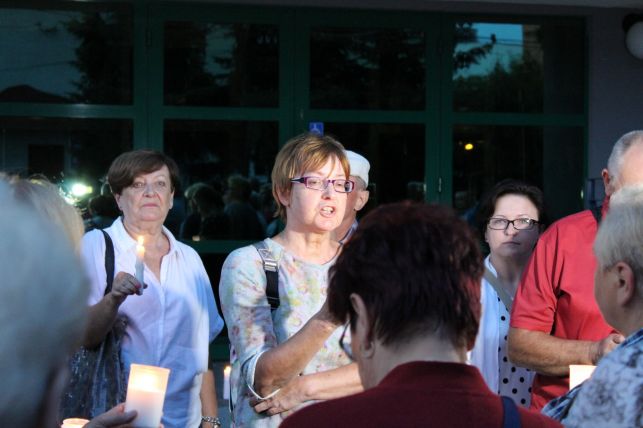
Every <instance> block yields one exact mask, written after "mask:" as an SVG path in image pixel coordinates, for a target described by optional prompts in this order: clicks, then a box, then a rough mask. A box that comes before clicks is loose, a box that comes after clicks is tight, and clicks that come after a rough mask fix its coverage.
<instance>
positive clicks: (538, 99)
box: [453, 22, 585, 113]
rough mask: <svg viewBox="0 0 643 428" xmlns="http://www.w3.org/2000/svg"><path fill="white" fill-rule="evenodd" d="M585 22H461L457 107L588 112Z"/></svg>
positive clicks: (455, 85)
mask: <svg viewBox="0 0 643 428" xmlns="http://www.w3.org/2000/svg"><path fill="white" fill-rule="evenodd" d="M583 34H584V30H583V26H582V25H580V24H578V23H576V22H570V23H568V24H564V25H563V24H545V25H540V24H497V23H483V22H476V23H471V22H458V23H456V26H455V39H456V45H455V51H454V55H453V61H454V64H453V105H454V109H455V110H456V111H461V112H465V111H498V112H525V113H540V112H544V113H582V111H583V103H584V99H583V93H584V92H583V90H584V78H583V76H584V75H585V71H584V68H583V64H584V55H583V52H584V49H585V48H584V36H583Z"/></svg>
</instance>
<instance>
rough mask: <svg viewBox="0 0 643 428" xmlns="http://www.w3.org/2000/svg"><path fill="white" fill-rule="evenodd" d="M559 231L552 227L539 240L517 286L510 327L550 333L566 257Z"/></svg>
mask: <svg viewBox="0 0 643 428" xmlns="http://www.w3.org/2000/svg"><path fill="white" fill-rule="evenodd" d="M558 238H559V229H558V227H556V225H552V227H550V228H549V229H548V230H547V231H546V232H545V233H544V234H543V235H542V236H541V237H540V239H539V240H538V244H537V245H536V249H535V250H534V252H533V254H532V255H531V258H530V259H529V263H528V264H527V267H526V268H525V272H524V273H523V277H522V280H521V281H520V285H519V286H518V290H517V292H516V297H515V298H514V302H513V306H512V310H511V320H510V324H511V327H514V328H522V329H526V330H532V331H542V332H543V333H548V334H549V333H551V331H552V327H553V325H554V317H555V313H556V292H557V288H558V280H557V278H559V277H560V271H561V268H562V266H563V265H564V258H565V254H564V251H563V249H562V248H561V246H560V242H559V239H558Z"/></svg>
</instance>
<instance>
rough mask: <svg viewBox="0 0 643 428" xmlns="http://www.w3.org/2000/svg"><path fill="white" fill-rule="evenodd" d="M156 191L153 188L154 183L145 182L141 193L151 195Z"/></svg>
mask: <svg viewBox="0 0 643 428" xmlns="http://www.w3.org/2000/svg"><path fill="white" fill-rule="evenodd" d="M154 193H156V189H155V188H154V183H146V184H145V188H144V189H143V194H144V195H145V196H151V195H154Z"/></svg>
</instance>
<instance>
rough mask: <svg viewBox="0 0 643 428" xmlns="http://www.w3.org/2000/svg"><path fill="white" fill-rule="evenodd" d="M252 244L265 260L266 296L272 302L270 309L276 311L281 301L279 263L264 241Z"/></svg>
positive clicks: (262, 259)
mask: <svg viewBox="0 0 643 428" xmlns="http://www.w3.org/2000/svg"><path fill="white" fill-rule="evenodd" d="M252 246H253V247H255V249H256V250H257V252H258V253H259V256H260V257H261V261H262V262H263V270H264V272H265V274H266V298H267V299H268V303H269V304H270V310H271V311H274V310H276V309H277V308H278V307H279V304H280V303H281V302H280V301H279V265H278V264H277V260H275V258H274V256H273V255H272V251H270V248H268V246H267V245H266V243H265V242H264V241H259V242H255V243H254V244H252Z"/></svg>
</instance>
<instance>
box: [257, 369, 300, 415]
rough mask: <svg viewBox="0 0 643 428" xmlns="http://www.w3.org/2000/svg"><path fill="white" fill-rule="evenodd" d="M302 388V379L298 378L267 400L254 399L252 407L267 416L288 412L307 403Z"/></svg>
mask: <svg viewBox="0 0 643 428" xmlns="http://www.w3.org/2000/svg"><path fill="white" fill-rule="evenodd" d="M302 387H303V381H302V378H301V377H300V376H297V377H295V378H294V379H293V380H291V381H290V382H288V383H287V384H286V385H284V386H283V387H282V388H281V389H280V390H279V392H277V393H276V394H275V395H273V396H272V397H270V398H266V399H265V400H259V399H257V398H252V399H251V400H250V405H251V406H252V407H254V410H255V412H257V413H262V414H264V415H267V416H273V415H276V414H278V413H282V412H285V411H288V410H290V409H292V408H294V407H296V406H298V405H300V404H301V403H303V402H304V401H306V398H305V394H304V392H303V389H302Z"/></svg>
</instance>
